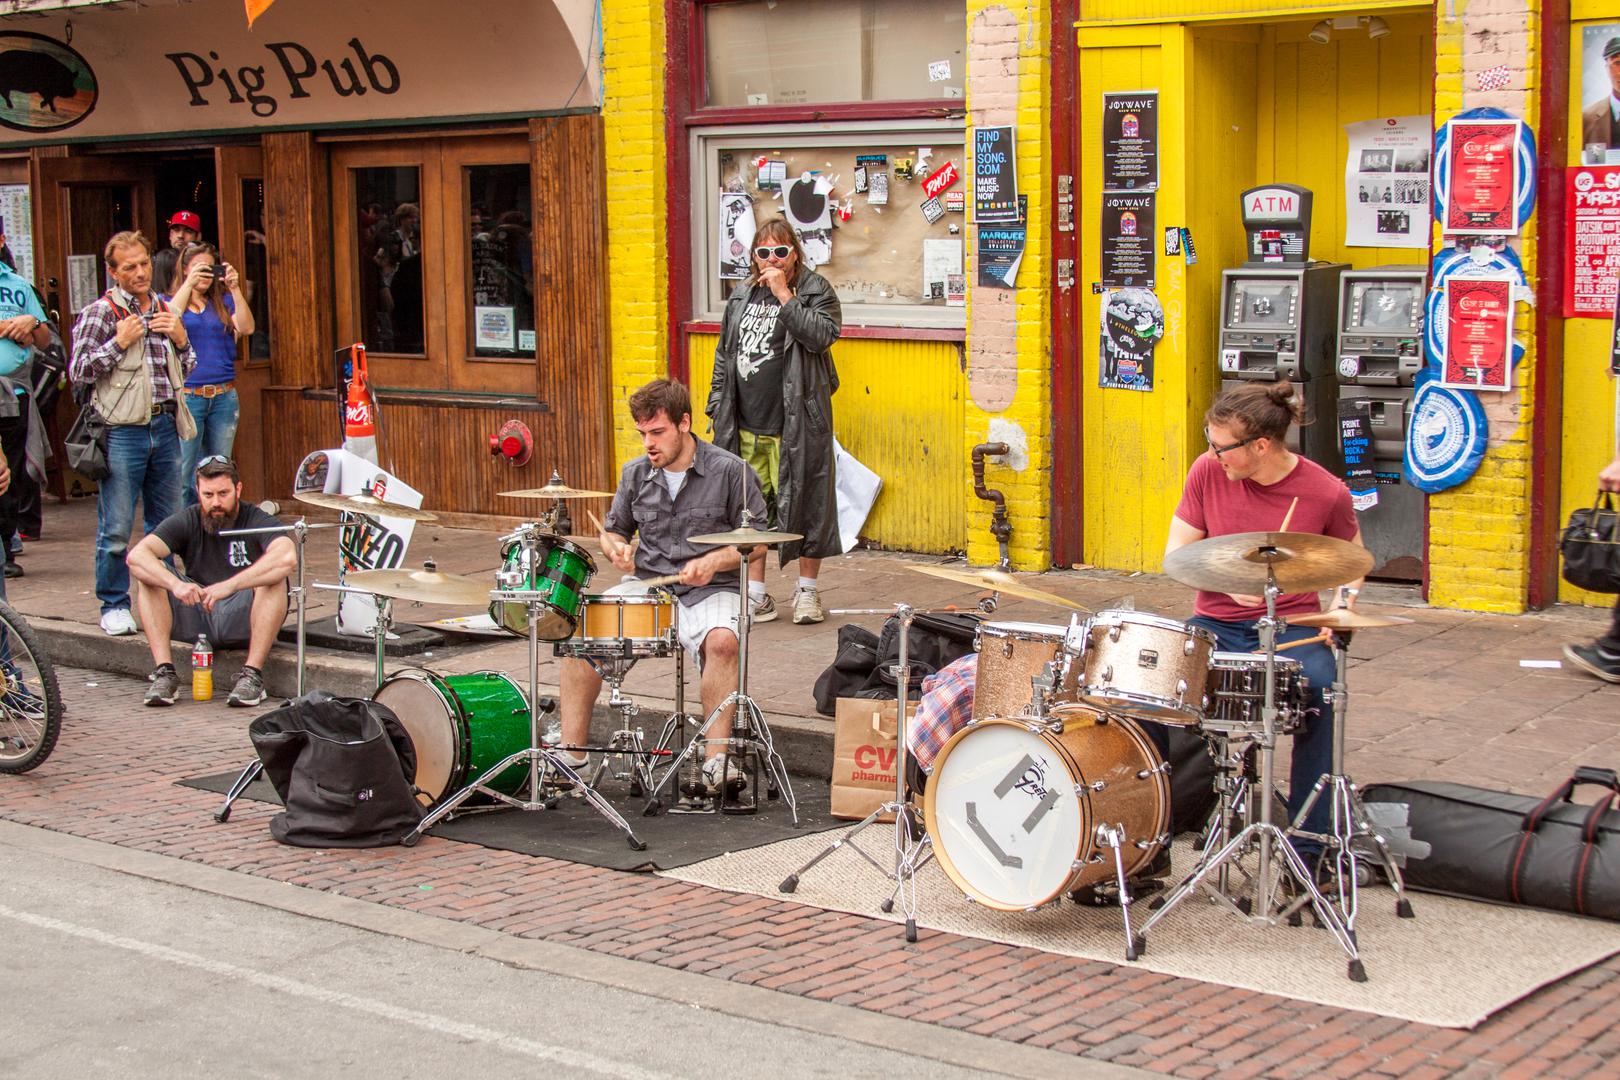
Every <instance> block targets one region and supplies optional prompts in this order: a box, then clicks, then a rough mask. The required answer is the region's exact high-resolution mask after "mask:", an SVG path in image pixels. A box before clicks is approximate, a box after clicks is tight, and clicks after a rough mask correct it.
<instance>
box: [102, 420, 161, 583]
mask: <svg viewBox="0 0 1620 1080" xmlns="http://www.w3.org/2000/svg"><path fill="white" fill-rule="evenodd" d="M107 466H108V468H109V469H111V470H112V475H111V476H109V477H107V478H106V479H105V480H103V481H101V491H100V493H99V494H98V495H97V496H96V599H98V600H100V601H101V613H102V614H103V615H105V614H106V613H107V612H109V611H111V610H113V609H114V608H127V607H129V567H127V566H125V565H124V555H125V554H126V553H127V551H128V549H129V533H130V530H131V529H132V528H133V527H134V525H135V500H136V499H139V500H140V501H141V505H142V508H143V515H142V516H143V518H144V523H145V528H144V530H143V534H144V533H149V532H151V531H152V530H153V529H155V528H157V525H158V522H160V521H162V520H163V519H164V518H166V517H168V516H169V515H170V514H174V513H178V512H179V510H180V436H179V435H178V434H176V432H175V430H174V417H173V416H170V415H169V414H168V413H162V414H160V415H158V416H156V417H154V418H153V420H152V422H151V423H150V424H147V425H145V426H136V425H128V426H123V427H110V428H108V429H107Z"/></svg>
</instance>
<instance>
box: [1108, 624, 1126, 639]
mask: <svg viewBox="0 0 1620 1080" xmlns="http://www.w3.org/2000/svg"><path fill="white" fill-rule="evenodd" d="M1124 632H1125V627H1124V626H1122V625H1120V624H1119V623H1115V624H1114V625H1112V626H1110V627H1109V628H1108V640H1109V641H1118V640H1119V635H1120V634H1122V633H1124Z"/></svg>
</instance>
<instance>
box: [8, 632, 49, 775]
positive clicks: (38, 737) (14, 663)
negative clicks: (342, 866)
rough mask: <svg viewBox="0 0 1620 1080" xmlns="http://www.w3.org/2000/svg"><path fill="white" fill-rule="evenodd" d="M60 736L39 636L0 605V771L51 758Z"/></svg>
mask: <svg viewBox="0 0 1620 1080" xmlns="http://www.w3.org/2000/svg"><path fill="white" fill-rule="evenodd" d="M61 733H62V691H61V690H60V688H58V686H57V685H56V668H55V667H54V666H53V665H52V664H51V660H50V657H48V656H46V655H45V650H44V649H43V648H42V647H41V646H40V643H39V635H37V634H35V633H34V628H33V627H31V626H29V625H28V623H27V621H26V620H24V619H23V617H22V616H21V615H20V614H18V612H17V611H16V609H15V608H13V607H12V606H11V605H9V604H6V603H0V773H25V772H27V771H28V770H29V769H32V768H34V767H35V766H37V765H38V764H39V763H40V762H42V761H44V760H45V759H46V758H48V757H50V756H51V751H52V750H53V749H55V748H56V737H57V736H58V735H60V734H61Z"/></svg>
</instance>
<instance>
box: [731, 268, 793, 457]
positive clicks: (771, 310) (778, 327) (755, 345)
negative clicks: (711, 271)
mask: <svg viewBox="0 0 1620 1080" xmlns="http://www.w3.org/2000/svg"><path fill="white" fill-rule="evenodd" d="M781 313H782V305H781V304H780V303H779V302H778V301H777V299H776V297H775V295H774V294H772V292H771V290H769V289H767V288H766V287H765V286H763V285H755V286H754V288H753V290H752V291H751V292H750V293H749V294H748V302H747V303H746V304H745V305H743V313H742V319H741V320H740V322H739V323H738V325H737V414H738V415H737V419H738V422H739V423H740V425H741V426H742V427H743V428H744V429H746V430H748V431H752V432H754V433H755V434H758V435H780V434H782V369H783V366H784V365H783V359H782V353H783V351H784V346H785V345H786V344H787V328H786V327H784V326H783V325H782V320H781V319H780V318H779V317H778V316H780V315H781Z"/></svg>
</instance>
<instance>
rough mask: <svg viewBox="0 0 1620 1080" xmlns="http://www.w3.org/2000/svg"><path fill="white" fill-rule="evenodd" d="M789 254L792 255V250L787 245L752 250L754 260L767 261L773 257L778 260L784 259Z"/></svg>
mask: <svg viewBox="0 0 1620 1080" xmlns="http://www.w3.org/2000/svg"><path fill="white" fill-rule="evenodd" d="M791 254H793V248H792V247H790V246H789V245H787V244H777V245H776V246H775V247H757V248H755V249H754V257H755V258H756V259H769V258H771V257H772V256H775V257H776V258H778V259H785V258H787V257H788V256H789V255H791Z"/></svg>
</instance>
